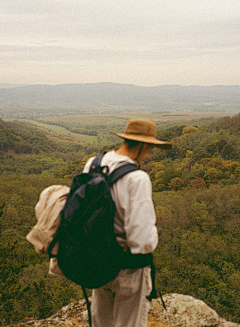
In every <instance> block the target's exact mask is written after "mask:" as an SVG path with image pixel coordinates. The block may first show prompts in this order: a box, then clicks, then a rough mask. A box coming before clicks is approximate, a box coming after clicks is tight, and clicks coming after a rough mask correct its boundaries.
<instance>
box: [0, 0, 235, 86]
mask: <svg viewBox="0 0 240 327" xmlns="http://www.w3.org/2000/svg"><path fill="white" fill-rule="evenodd" d="M0 23H1V28H0V83H25V84H63V83H95V82H116V83H129V84H135V85H142V86H155V85H162V84H180V85H215V84H224V85H234V84H238V85H239V84H240V0H168V1H167V0H0Z"/></svg>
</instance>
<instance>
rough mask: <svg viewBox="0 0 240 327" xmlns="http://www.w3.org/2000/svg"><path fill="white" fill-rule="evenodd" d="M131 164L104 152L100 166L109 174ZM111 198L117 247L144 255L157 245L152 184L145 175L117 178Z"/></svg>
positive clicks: (88, 165)
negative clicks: (123, 247) (114, 209)
mask: <svg viewBox="0 0 240 327" xmlns="http://www.w3.org/2000/svg"><path fill="white" fill-rule="evenodd" d="M92 161H93V158H91V159H89V160H88V162H87V163H86V165H85V167H84V169H83V172H88V171H89V169H90V166H91V163H92ZM127 162H130V163H134V161H133V160H132V159H131V158H129V157H128V156H123V155H119V154H117V153H116V152H115V151H110V152H108V153H106V154H105V155H104V157H103V159H102V162H101V166H108V167H109V171H110V173H111V172H112V171H113V170H114V169H116V168H117V167H119V166H121V165H122V164H124V163H127ZM111 194H112V198H113V200H114V202H115V205H116V214H115V218H114V230H115V233H116V234H125V237H126V239H125V238H122V237H117V241H118V243H119V244H120V245H121V246H125V244H127V246H128V247H129V249H130V251H131V253H132V254H138V253H142V254H146V253H151V252H153V251H154V250H155V248H156V247H157V243H158V232H157V228H156V225H155V224H156V215H155V210H154V206H153V202H152V185H151V181H150V178H149V176H148V174H147V173H146V172H144V171H142V170H137V171H133V172H131V173H129V174H127V175H125V176H123V177H122V178H120V179H119V180H118V181H117V182H116V183H115V184H114V185H113V187H112V190H111Z"/></svg>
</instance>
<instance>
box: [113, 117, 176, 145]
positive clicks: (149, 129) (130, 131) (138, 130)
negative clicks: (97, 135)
mask: <svg viewBox="0 0 240 327" xmlns="http://www.w3.org/2000/svg"><path fill="white" fill-rule="evenodd" d="M110 133H111V134H114V135H117V136H119V137H121V138H123V139H126V140H133V141H138V142H144V143H148V144H151V145H153V146H155V147H157V148H160V149H164V150H169V149H171V147H172V144H171V143H169V142H164V141H160V140H158V139H157V126H156V124H155V123H153V122H151V121H149V120H146V119H130V120H129V121H128V122H127V125H126V128H125V132H124V133H115V132H113V131H110Z"/></svg>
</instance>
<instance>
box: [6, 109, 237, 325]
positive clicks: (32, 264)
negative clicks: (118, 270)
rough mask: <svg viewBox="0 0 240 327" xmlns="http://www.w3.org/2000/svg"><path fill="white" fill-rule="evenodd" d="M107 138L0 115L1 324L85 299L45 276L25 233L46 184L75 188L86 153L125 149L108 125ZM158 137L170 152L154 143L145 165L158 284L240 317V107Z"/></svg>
mask: <svg viewBox="0 0 240 327" xmlns="http://www.w3.org/2000/svg"><path fill="white" fill-rule="evenodd" d="M90 123H91V122H89V125H90ZM121 124H122V122H121ZM121 124H120V125H121ZM89 127H90V126H89ZM120 127H121V126H119V127H118V129H120ZM79 130H80V131H81V132H82V130H81V129H80V128H79ZM102 135H103V136H102V138H101V141H100V142H98V143H86V142H85V143H81V142H78V141H73V140H70V139H62V138H57V137H52V136H50V135H49V134H48V133H47V132H46V130H43V129H40V128H38V127H36V126H34V125H33V124H30V123H26V122H22V121H11V122H10V121H4V120H0V251H1V256H0V269H1V271H2V273H1V276H0V310H1V314H0V322H1V323H2V325H4V324H5V325H6V324H9V323H14V322H18V321H20V320H21V319H24V318H26V317H35V318H36V319H40V318H45V317H49V316H50V315H51V314H53V313H55V312H56V311H57V310H59V309H60V308H61V307H62V306H64V305H66V304H68V303H70V302H73V301H77V300H79V299H80V298H82V293H81V290H80V288H79V287H78V286H76V285H75V284H74V283H71V282H70V281H68V280H65V279H60V278H57V277H53V276H49V275H48V273H47V272H48V258H47V256H45V255H39V254H37V253H36V252H35V250H34V248H33V246H32V245H31V244H29V243H28V242H27V241H26V238H25V237H26V235H27V233H28V232H29V231H30V230H31V228H32V227H33V226H34V225H35V223H36V218H35V213H34V207H35V205H36V203H37V201H38V198H39V195H40V192H41V191H42V190H43V189H44V188H46V187H47V186H49V185H53V184H64V185H69V184H70V183H71V178H72V177H73V176H74V175H75V174H76V173H79V172H80V171H81V170H82V169H83V167H84V164H85V162H86V160H87V159H88V158H89V157H90V156H92V155H94V153H101V152H103V151H106V150H111V149H114V148H117V147H118V146H119V144H118V143H117V142H118V140H117V139H107V138H105V136H104V135H105V134H104V127H102ZM158 138H159V139H161V140H166V141H171V142H172V143H173V147H172V149H171V150H170V151H167V152H163V151H161V150H156V149H153V150H151V152H150V153H149V155H148V156H147V157H146V158H145V159H144V161H143V162H141V165H140V166H141V169H143V170H144V171H146V172H148V173H149V175H150V178H151V181H152V187H153V201H154V205H155V210H156V215H157V227H158V232H159V244H158V247H157V249H156V251H155V253H154V257H155V262H156V267H157V274H156V284H157V288H158V289H160V290H161V292H162V294H166V293H181V294H188V295H192V296H194V297H195V298H198V299H201V300H203V301H205V302H206V303H207V304H208V305H209V306H211V307H212V308H214V309H215V310H216V311H217V313H218V314H219V315H221V316H222V317H224V318H226V319H227V320H229V321H234V322H237V323H240V114H237V115H235V116H233V117H222V118H220V119H215V120H213V121H211V122H208V123H207V122H206V123H205V124H203V123H202V122H201V123H200V122H199V124H198V122H197V121H194V122H190V124H188V125H186V124H183V123H181V122H176V124H175V125H173V124H172V125H171V126H170V127H169V126H168V127H167V128H159V126H158ZM36 299H37V300H36Z"/></svg>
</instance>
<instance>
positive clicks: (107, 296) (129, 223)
mask: <svg viewBox="0 0 240 327" xmlns="http://www.w3.org/2000/svg"><path fill="white" fill-rule="evenodd" d="M112 133H113V132H112ZM114 134H116V135H118V136H120V137H122V138H123V139H124V143H123V145H122V146H121V147H120V148H119V149H118V150H117V151H111V152H108V153H106V154H105V155H104V157H103V159H102V162H101V166H108V167H109V170H110V173H111V172H112V171H113V170H114V169H116V168H117V167H119V166H120V165H122V164H124V163H126V162H130V163H134V162H136V161H138V162H140V161H141V160H142V159H143V158H144V157H145V156H146V154H147V153H148V152H149V150H150V149H151V148H152V147H153V146H158V147H160V148H163V149H169V148H170V147H171V144H170V143H167V142H163V141H159V140H157V139H156V125H155V124H154V123H152V122H149V121H146V120H130V121H129V122H128V125H127V127H126V129H125V134H117V133H114ZM92 160H93V158H91V159H89V161H88V162H87V164H86V165H85V167H84V172H88V171H89V169H90V166H91V163H92ZM111 192H112V197H113V199H114V201H115V205H116V214H115V218H114V230H115V233H116V237H117V241H118V243H119V244H120V245H121V246H122V247H123V248H124V251H130V252H131V253H132V254H147V253H152V252H153V251H154V250H155V248H156V246H157V243H158V233H157V228H156V226H155V223H156V217H155V211H154V206H153V202H152V189H151V181H150V178H149V176H148V175H147V173H145V172H144V171H141V170H137V171H134V172H131V173H129V174H127V175H126V176H124V177H122V178H121V179H120V180H118V181H117V182H116V183H115V184H114V185H113V187H112V190H111ZM150 293H151V277H150V268H149V267H144V268H139V269H122V270H121V271H120V272H119V274H118V276H117V277H116V278H115V279H114V280H113V281H111V282H109V283H108V284H107V285H104V286H102V287H100V288H98V289H94V290H93V296H92V320H93V327H120V326H121V327H123V326H124V327H145V326H147V317H148V307H149V301H148V300H147V296H149V294H150Z"/></svg>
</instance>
